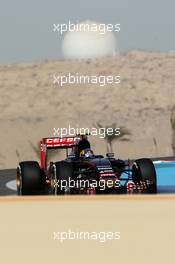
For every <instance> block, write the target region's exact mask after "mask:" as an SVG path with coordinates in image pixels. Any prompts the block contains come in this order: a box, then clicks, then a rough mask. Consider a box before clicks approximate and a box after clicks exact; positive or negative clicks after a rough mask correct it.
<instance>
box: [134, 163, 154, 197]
mask: <svg viewBox="0 0 175 264" xmlns="http://www.w3.org/2000/svg"><path fill="white" fill-rule="evenodd" d="M132 177H133V181H134V182H135V183H136V185H141V183H142V184H144V185H145V186H146V189H145V192H146V193H157V176H156V170H155V167H154V164H153V162H152V160H150V159H138V160H136V161H135V162H134V164H133V168H132Z"/></svg>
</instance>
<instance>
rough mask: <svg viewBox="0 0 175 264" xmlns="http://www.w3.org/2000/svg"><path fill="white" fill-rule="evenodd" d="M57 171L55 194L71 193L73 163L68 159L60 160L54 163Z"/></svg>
mask: <svg viewBox="0 0 175 264" xmlns="http://www.w3.org/2000/svg"><path fill="white" fill-rule="evenodd" d="M54 167H55V169H54V171H55V180H56V184H55V188H56V189H55V192H54V193H55V194H62V195H66V194H71V193H72V188H73V187H71V186H70V181H71V179H72V176H73V167H72V163H70V162H66V161H58V162H55V164H54Z"/></svg>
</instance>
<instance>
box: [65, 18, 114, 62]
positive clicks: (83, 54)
mask: <svg viewBox="0 0 175 264" xmlns="http://www.w3.org/2000/svg"><path fill="white" fill-rule="evenodd" d="M94 25H95V26H96V27H94ZM100 25H101V24H99V23H97V22H93V21H84V22H81V23H79V24H77V25H76V27H75V30H74V31H72V30H71V31H68V32H67V33H66V34H65V36H64V39H63V41H62V53H63V57H64V58H65V59H95V58H103V57H107V56H114V55H116V53H117V52H116V51H117V48H116V47H117V42H116V38H115V35H114V33H113V32H111V31H110V32H109V31H107V30H104V32H103V33H102V31H101V29H100ZM105 28H106V26H105ZM80 29H81V30H80ZM95 29H96V30H95Z"/></svg>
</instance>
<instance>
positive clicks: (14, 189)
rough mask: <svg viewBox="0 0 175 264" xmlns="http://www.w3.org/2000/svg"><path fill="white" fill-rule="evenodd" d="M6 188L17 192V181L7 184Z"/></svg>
mask: <svg viewBox="0 0 175 264" xmlns="http://www.w3.org/2000/svg"><path fill="white" fill-rule="evenodd" d="M6 187H7V188H8V189H10V190H13V191H17V188H16V180H13V181H9V182H7V183H6Z"/></svg>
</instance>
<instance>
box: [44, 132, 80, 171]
mask: <svg viewBox="0 0 175 264" xmlns="http://www.w3.org/2000/svg"><path fill="white" fill-rule="evenodd" d="M81 138H82V136H75V137H64V138H60V137H51V138H43V139H42V140H41V141H40V160H41V168H42V169H44V170H45V169H46V168H47V151H48V150H49V149H68V148H72V147H74V146H77V143H78V141H79V140H81Z"/></svg>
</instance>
